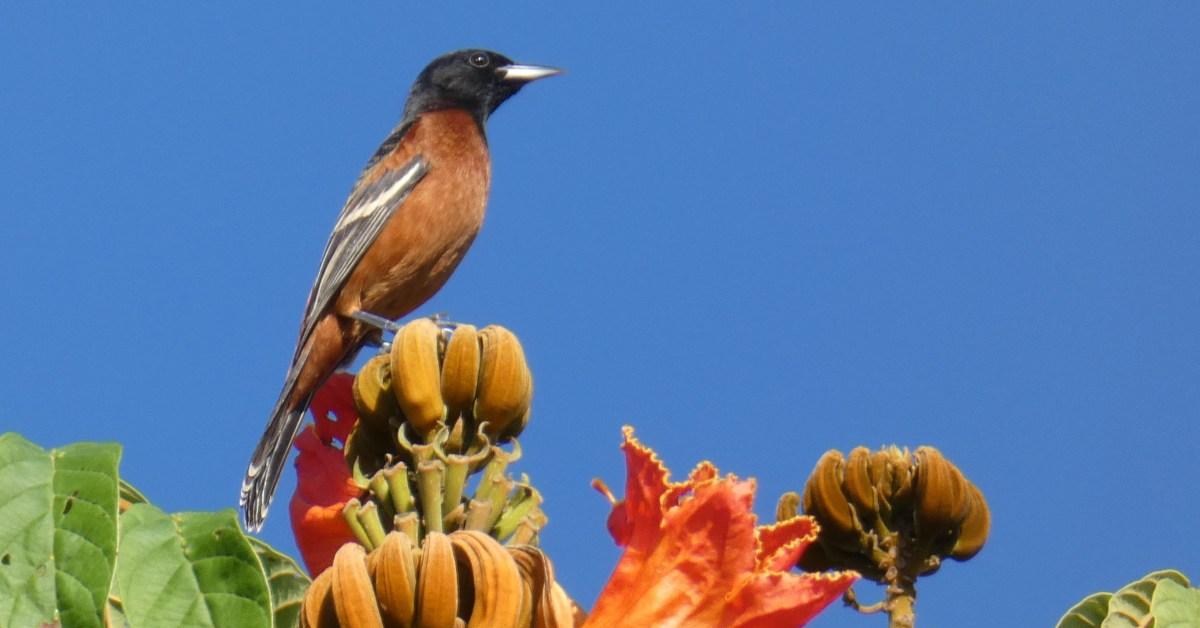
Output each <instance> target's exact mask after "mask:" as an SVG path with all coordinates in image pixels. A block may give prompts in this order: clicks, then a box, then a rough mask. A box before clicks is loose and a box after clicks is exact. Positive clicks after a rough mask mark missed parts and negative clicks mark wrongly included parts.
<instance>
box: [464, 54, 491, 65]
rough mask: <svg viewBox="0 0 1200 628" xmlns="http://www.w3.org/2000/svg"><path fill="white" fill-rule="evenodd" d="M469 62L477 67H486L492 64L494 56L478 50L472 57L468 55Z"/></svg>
mask: <svg viewBox="0 0 1200 628" xmlns="http://www.w3.org/2000/svg"><path fill="white" fill-rule="evenodd" d="M467 63H470V64H471V65H473V66H475V67H477V68H486V67H488V66H489V65H491V64H492V58H491V57H489V56H487V55H486V54H484V53H482V52H477V53H475V54H473V55H471V56H470V57H467Z"/></svg>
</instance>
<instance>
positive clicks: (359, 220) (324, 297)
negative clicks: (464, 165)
mask: <svg viewBox="0 0 1200 628" xmlns="http://www.w3.org/2000/svg"><path fill="white" fill-rule="evenodd" d="M428 171H429V163H428V162H427V161H426V160H425V159H424V158H423V157H422V156H421V155H417V156H415V157H413V158H412V159H411V160H410V161H409V162H408V163H406V164H404V166H402V167H400V168H394V169H389V170H387V171H386V172H384V173H383V175H382V176H380V177H379V178H378V179H376V180H375V181H373V182H371V183H369V184H366V185H359V186H356V187H355V190H354V192H353V193H352V194H351V195H350V198H349V199H347V200H346V205H345V207H343V208H342V213H341V214H340V215H338V220H337V223H336V224H335V225H334V227H333V233H332V234H330V236H329V242H328V243H327V244H326V245H325V254H324V255H322V257H321V266H320V268H319V269H318V270H317V280H316V282H315V283H314V284H313V287H312V292H310V293H309V295H308V305H307V307H306V308H305V311H304V322H303V323H302V324H301V328H300V339H299V342H298V343H297V346H296V352H297V355H298V354H299V352H300V351H301V350H302V349H303V347H304V344H305V342H307V340H308V336H309V334H311V333H312V330H313V328H314V327H315V326H316V323H317V321H318V320H320V318H321V316H322V315H323V314H324V313H325V312H326V309H327V308H328V307H329V306H330V305H331V302H332V301H333V299H334V298H335V297H336V295H337V294H338V292H339V290H340V289H341V287H342V284H344V283H346V279H347V278H348V277H349V276H350V273H351V272H352V271H353V270H354V267H355V266H357V265H358V262H359V260H361V259H362V257H363V254H364V253H366V251H367V248H368V247H370V246H371V243H372V242H374V241H375V239H376V238H377V237H379V232H380V231H382V230H383V226H384V225H385V224H387V221H388V219H389V218H391V217H392V215H393V214H395V213H396V211H397V210H398V209H400V206H401V205H403V204H404V199H406V198H408V195H409V194H411V193H412V191H413V189H414V188H416V186H417V184H418V183H420V181H421V178H422V177H424V176H425V174H426V173H427V172H428Z"/></svg>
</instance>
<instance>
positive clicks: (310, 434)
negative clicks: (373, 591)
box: [288, 373, 362, 575]
mask: <svg viewBox="0 0 1200 628" xmlns="http://www.w3.org/2000/svg"><path fill="white" fill-rule="evenodd" d="M353 383H354V377H353V376H351V375H349V374H347V373H337V374H335V375H333V376H332V377H330V378H329V380H328V381H327V382H325V385H323V386H322V387H321V389H320V390H318V391H317V394H316V395H315V396H314V397H313V401H312V404H311V405H310V408H311V410H312V413H313V421H314V423H315V425H309V426H307V427H305V428H304V430H303V431H301V432H300V435H299V436H298V437H297V438H296V442H295V446H296V449H298V450H300V454H299V455H298V456H296V492H295V493H293V494H292V501H291V503H290V504H289V505H288V512H289V514H290V515H291V519H292V534H293V535H294V536H295V537H296V545H297V547H299V548H300V556H301V557H302V558H303V559H304V564H305V565H306V566H307V567H308V571H309V573H311V574H313V575H316V574H319V573H321V572H322V571H324V570H325V569H326V568H327V567H329V565H332V564H333V555H334V554H335V553H336V552H337V550H338V548H339V547H341V546H342V545H344V544H345V543H348V542H350V541H353V540H354V534H353V533H352V532H351V531H350V526H348V525H346V520H345V519H343V518H342V507H343V506H345V505H346V502H347V501H349V500H350V499H351V498H354V497H359V496H360V495H361V494H362V490H361V489H359V488H358V486H357V485H355V483H354V479H353V478H352V477H351V475H350V470H349V469H348V468H347V467H346V459H345V457H344V456H343V454H342V450H341V448H340V447H339V446H337V445H336V444H335V440H336V441H340V442H342V443H344V442H345V441H346V437H347V436H349V434H350V431H351V430H353V429H354V424H355V423H356V422H357V421H358V416H357V414H356V412H355V409H354V395H353V392H352V390H353V389H352V386H353ZM330 415H333V417H334V418H330Z"/></svg>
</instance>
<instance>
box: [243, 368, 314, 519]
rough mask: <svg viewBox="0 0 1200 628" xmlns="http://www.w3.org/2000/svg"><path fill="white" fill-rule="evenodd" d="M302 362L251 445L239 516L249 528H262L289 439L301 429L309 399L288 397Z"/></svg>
mask: <svg viewBox="0 0 1200 628" xmlns="http://www.w3.org/2000/svg"><path fill="white" fill-rule="evenodd" d="M303 363H304V362H303V360H300V361H298V362H297V364H295V365H293V367H292V368H291V369H290V372H289V373H288V376H287V379H286V380H285V381H284V384H283V391H282V392H281V393H280V394H279V401H277V402H275V409H274V410H272V411H271V420H270V422H269V423H267V429H266V430H265V431H264V432H263V435H262V438H261V439H260V440H259V441H258V446H257V447H255V448H254V455H253V456H251V457H250V466H249V467H248V468H247V469H246V477H245V479H243V480H242V496H241V499H240V504H241V507H242V520H243V521H244V522H245V524H246V529H247V530H249V531H251V532H257V531H258V530H259V529H261V528H262V524H263V521H264V520H265V519H266V518H267V509H268V508H270V506H271V499H272V498H274V496H275V489H276V487H278V486H279V476H280V473H281V472H282V471H283V465H284V463H286V462H287V459H288V454H290V453H291V449H292V441H293V440H295V438H296V434H297V433H298V432H299V431H300V423H301V422H302V421H303V420H304V410H305V409H306V408H308V401H309V400H308V399H303V400H302V402H301V403H299V404H297V403H295V401H294V400H293V399H291V397H292V393H293V391H294V389H295V387H296V379H297V376H298V375H299V371H300V366H299V365H301V364H303Z"/></svg>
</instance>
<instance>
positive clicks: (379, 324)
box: [350, 310, 401, 334]
mask: <svg viewBox="0 0 1200 628" xmlns="http://www.w3.org/2000/svg"><path fill="white" fill-rule="evenodd" d="M350 318H353V319H354V320H356V321H358V322H360V323H363V324H365V325H369V326H371V327H374V328H376V329H379V330H380V331H387V332H391V333H393V334H394V333H396V332H397V331H400V327H401V325H400V323H397V322H396V321H393V320H390V319H387V318H384V317H382V316H379V315H377V314H372V313H370V312H367V311H365V310H358V311H357V312H355V313H353V314H351V315H350Z"/></svg>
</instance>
